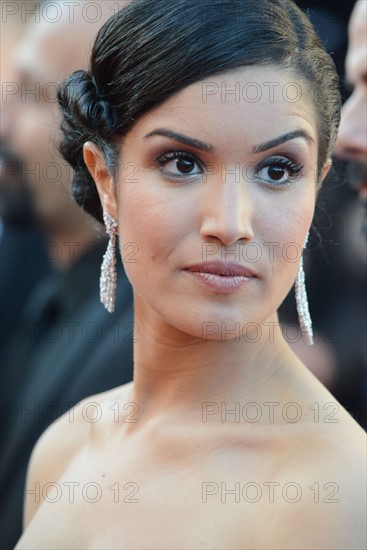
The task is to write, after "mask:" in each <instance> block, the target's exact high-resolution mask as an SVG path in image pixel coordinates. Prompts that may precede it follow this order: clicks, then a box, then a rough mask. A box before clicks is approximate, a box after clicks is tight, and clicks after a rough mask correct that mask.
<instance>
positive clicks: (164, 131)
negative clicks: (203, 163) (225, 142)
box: [144, 128, 315, 154]
mask: <svg viewBox="0 0 367 550" xmlns="http://www.w3.org/2000/svg"><path fill="white" fill-rule="evenodd" d="M152 136H163V137H168V138H170V139H173V140H175V141H179V142H180V143H184V144H185V145H189V146H191V147H194V148H195V149H199V150H201V151H206V152H207V153H214V152H215V149H214V147H213V145H210V144H209V143H205V142H203V141H199V140H198V139H195V138H191V137H189V136H185V135H184V134H180V133H178V132H174V131H173V130H169V129H168V128H157V129H156V130H152V131H151V132H149V133H148V134H146V135H145V136H144V138H149V137H152ZM296 138H304V139H305V140H306V141H312V142H313V143H315V141H314V139H313V138H312V137H311V136H310V135H309V134H308V133H307V132H306V131H305V130H294V131H293V132H288V133H287V134H284V135H282V136H279V137H277V138H274V139H271V140H270V141H265V142H264V143H260V144H259V145H254V146H253V148H252V152H253V153H254V154H256V153H263V152H264V151H268V150H269V149H273V148H274V147H277V146H278V145H281V144H282V143H285V142H286V141H290V140H291V139H296Z"/></svg>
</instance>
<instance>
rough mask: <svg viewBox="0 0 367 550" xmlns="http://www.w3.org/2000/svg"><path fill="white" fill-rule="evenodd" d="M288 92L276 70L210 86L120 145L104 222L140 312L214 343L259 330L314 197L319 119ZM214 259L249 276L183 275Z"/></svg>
mask: <svg viewBox="0 0 367 550" xmlns="http://www.w3.org/2000/svg"><path fill="white" fill-rule="evenodd" d="M294 82H295V79H294V77H293V78H292V77H291V76H289V75H288V74H287V72H285V71H284V70H281V69H279V68H277V67H257V68H245V69H239V70H235V71H231V72H229V73H223V74H221V75H216V76H214V77H209V78H207V79H205V80H203V81H201V82H197V83H195V84H193V85H191V86H189V87H187V88H186V89H184V90H183V91H182V92H180V93H179V94H177V95H176V96H174V97H172V98H171V99H169V100H168V101H166V102H165V103H164V104H162V105H160V106H159V107H158V108H156V109H155V110H153V111H151V112H150V113H148V114H146V115H145V116H143V117H142V118H140V119H139V120H138V122H137V123H136V124H135V126H134V127H133V128H132V129H131V130H130V132H129V133H128V134H127V135H126V137H125V139H124V142H123V144H122V146H121V156H120V173H119V181H118V193H117V207H116V211H115V212H110V213H111V214H116V216H117V218H118V223H119V229H118V233H119V236H120V250H121V256H122V258H123V261H124V266H125V270H126V273H127V276H128V278H129V280H130V282H131V283H132V285H133V287H134V292H135V299H136V300H138V301H139V302H140V305H142V307H143V308H147V313H148V314H153V315H154V316H155V317H156V316H158V317H157V318H158V319H161V320H163V321H164V322H167V323H168V324H169V325H172V326H174V327H176V328H177V329H179V330H181V331H184V332H186V333H188V334H191V335H194V336H197V337H202V336H203V333H204V332H205V331H206V336H207V337H208V338H217V339H220V338H221V331H220V330H219V331H218V330H216V328H215V327H221V326H222V327H223V326H225V327H226V328H227V330H229V328H230V327H231V326H232V327H234V324H235V323H239V324H240V325H238V324H237V327H241V329H242V328H243V327H246V326H250V325H248V324H249V323H257V324H259V323H262V322H264V321H266V319H268V318H269V317H270V316H271V315H272V314H273V313H274V311H275V310H276V309H277V308H278V306H279V305H280V304H281V302H282V301H283V300H284V298H285V296H286V295H287V293H288V292H289V290H290V288H291V286H292V284H293V283H294V280H295V277H296V274H297V270H298V266H299V259H300V256H301V253H302V249H303V244H304V241H305V238H306V235H307V232H308V230H309V228H310V225H311V221H312V218H313V214H314V207H315V198H316V190H317V183H316V173H317V165H316V162H317V148H318V138H317V128H316V119H315V113H314V110H313V107H312V105H311V104H310V103H309V102H308V101H307V98H306V91H305V89H303V88H302V86H301V85H300V84H297V85H295V83H294ZM162 134H166V135H162ZM173 134H177V135H180V136H182V137H179V136H176V137H172V136H173ZM292 134H294V136H296V137H294V136H293V137H294V138H293V139H290V138H292ZM167 135H168V136H169V135H171V137H167ZM183 136H184V137H183ZM284 136H286V137H284ZM277 140H279V141H280V143H279V144H278V145H277V144H276V143H270V142H273V141H277ZM282 142H283V143H282ZM204 144H205V145H204ZM175 155H176V156H177V157H178V158H176V157H175ZM213 261H219V262H223V263H228V262H236V263H237V264H240V266H242V267H245V268H247V269H249V270H251V272H252V276H250V277H243V276H240V277H237V278H236V277H234V276H231V277H228V276H226V273H227V275H230V274H231V272H230V271H225V269H226V268H227V267H228V266H225V265H219V266H218V265H216V266H213V265H212V266H209V271H217V275H214V274H213V275H208V274H206V275H205V274H202V271H205V269H206V268H207V267H208V266H203V265H201V266H198V267H193V268H192V270H191V271H189V270H188V269H187V268H189V267H190V266H195V264H203V263H205V262H213ZM223 270H224V271H223ZM233 273H235V272H232V275H233ZM247 275H249V273H248V274H247ZM250 275H251V274H250ZM208 323H209V325H208ZM221 323H225V325H221ZM208 327H209V329H208ZM213 327H214V328H213ZM211 333H213V334H212V335H211Z"/></svg>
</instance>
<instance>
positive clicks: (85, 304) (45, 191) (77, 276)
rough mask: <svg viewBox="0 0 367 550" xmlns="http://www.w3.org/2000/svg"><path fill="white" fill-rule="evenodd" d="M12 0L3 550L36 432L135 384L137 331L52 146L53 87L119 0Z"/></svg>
mask: <svg viewBox="0 0 367 550" xmlns="http://www.w3.org/2000/svg"><path fill="white" fill-rule="evenodd" d="M125 3H126V2H120V7H122V6H123V5H124V4H125ZM10 4H11V6H12V8H14V7H18V8H19V10H18V12H14V17H18V18H19V17H20V18H21V21H22V20H23V21H24V23H22V27H23V28H24V32H23V36H22V37H21V38H20V40H19V41H18V42H17V44H16V46H15V45H14V46H15V47H13V43H12V42H9V47H7V46H5V51H7V54H6V57H7V65H8V67H10V69H9V70H8V69H7V71H6V74H7V76H6V79H7V80H6V81H4V83H5V86H4V85H3V97H2V105H1V134H0V138H1V145H2V152H1V159H2V161H1V164H2V178H1V182H0V184H1V190H2V207H1V222H2V223H1V225H2V235H1V245H2V258H1V261H2V273H3V274H4V277H3V276H2V279H1V300H2V304H1V305H2V306H3V307H4V309H2V327H1V329H2V366H1V371H0V388H1V389H0V396H1V410H2V453H1V464H0V466H1V467H0V487H1V503H0V518H1V520H0V521H1V525H0V533H1V535H0V537H1V539H0V547H1V548H2V549H8V548H9V549H10V548H13V547H14V544H15V542H16V540H17V539H18V538H19V536H20V533H21V525H22V509H23V493H24V487H25V474H26V468H27V463H28V460H29V456H30V453H31V451H32V448H33V446H34V444H35V442H36V441H37V439H38V437H39V436H40V435H41V433H42V432H43V431H44V430H45V429H46V427H47V426H48V425H49V424H50V423H52V422H54V421H56V419H57V418H58V417H59V416H60V415H61V414H62V413H63V412H65V411H66V410H68V409H70V408H71V407H72V406H73V405H75V404H76V403H77V402H79V401H80V400H81V399H83V398H85V397H87V396H89V395H92V394H95V393H96V392H97V393H98V392H101V391H104V390H107V389H110V388H111V387H115V386H116V385H119V384H124V383H126V382H129V381H130V380H131V379H132V372H133V359H132V345H133V338H134V337H135V333H136V332H137V328H136V327H134V326H133V324H132V313H133V312H132V293H131V287H130V283H129V282H128V280H127V278H126V275H125V272H124V269H123V264H122V260H121V258H118V267H117V277H118V282H119V284H118V288H117V293H116V310H115V313H113V314H109V313H108V312H107V311H106V310H105V309H104V307H103V306H102V304H101V303H100V302H99V273H100V268H101V263H102V257H103V254H104V252H105V250H106V247H107V242H108V239H107V235H106V233H105V230H104V227H103V226H101V225H99V224H98V223H97V222H96V221H95V220H93V219H92V218H91V217H90V216H89V215H87V214H86V213H85V212H83V211H82V210H81V209H80V207H79V206H78V205H77V204H76V203H75V202H74V200H73V199H72V198H71V195H70V186H71V180H72V176H73V174H72V171H71V170H69V167H68V165H67V164H66V163H65V162H64V161H63V160H62V158H61V156H60V155H59V153H58V151H57V143H58V137H59V122H60V117H59V111H58V103H57V100H56V87H57V84H58V83H59V82H60V81H61V80H62V79H63V78H65V77H66V76H67V75H68V74H70V73H72V72H73V71H74V70H77V69H79V68H84V67H85V65H86V62H87V60H88V58H89V55H90V48H91V45H92V44H93V41H94V38H95V36H96V34H97V32H98V30H99V28H100V27H101V26H102V25H103V23H104V22H105V21H106V20H107V19H108V18H109V17H110V16H111V15H113V13H114V10H117V9H118V3H116V2H110V1H105V0H104V1H103V2H93V3H90V2H89V3H88V2H86V1H81V2H79V3H78V5H76V6H75V7H74V8H73V10H71V9H70V6H68V3H64V2H62V1H61V0H60V1H59V2H52V3H48V2H44V3H35V6H34V8H35V10H34V11H33V12H32V10H31V4H32V3H26V2H19V3H15V2H12V3H9V5H10ZM25 6H26V9H25ZM7 24H8V25H9V27H10V26H11V25H12V23H11V16H10V15H9V16H8V18H7ZM9 27H8V28H9ZM66 37H67V39H66ZM4 78H5V75H4ZM8 79H9V80H8ZM4 90H5V92H6V93H4ZM65 212H67V215H66V216H65ZM132 252H134V251H133V250H132V249H131V248H130V249H127V259H125V261H128V256H129V254H130V257H131V256H132V255H133V254H132ZM135 261H136V260H135ZM23 281H26V283H25V288H24V290H23V291H22V292H21V293H20V294H21V300H19V299H18V289H20V288H21V287H22V284H23ZM15 304H18V305H17V308H18V311H17V314H16V318H14V317H15V315H14V313H11V311H12V310H13V309H16V308H13V305H15Z"/></svg>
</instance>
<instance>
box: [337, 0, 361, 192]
mask: <svg viewBox="0 0 367 550" xmlns="http://www.w3.org/2000/svg"><path fill="white" fill-rule="evenodd" d="M345 69H346V80H347V82H349V83H350V86H351V88H352V89H353V92H352V95H351V96H350V98H349V99H348V101H346V103H345V104H344V106H343V109H342V118H341V124H340V130H339V135H338V140H337V144H336V148H335V154H336V155H338V156H340V157H342V158H344V159H346V160H349V161H350V179H351V183H352V184H353V185H354V186H355V187H357V188H358V192H359V196H360V198H361V199H362V200H363V201H367V1H366V0H358V2H357V3H356V5H355V8H354V10H353V13H352V17H351V20H350V23H349V47H348V54H347V58H346V66H345Z"/></svg>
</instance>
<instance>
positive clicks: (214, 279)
mask: <svg viewBox="0 0 367 550" xmlns="http://www.w3.org/2000/svg"><path fill="white" fill-rule="evenodd" d="M185 271H187V272H188V273H190V275H192V276H193V277H195V279H196V280H197V281H198V282H199V283H201V284H203V285H204V286H206V287H209V288H211V289H212V290H214V291H216V292H220V293H223V294H230V293H232V292H235V291H236V290H238V289H239V288H241V287H242V286H244V285H245V284H249V283H250V282H251V281H253V280H254V279H256V278H257V275H256V274H255V273H254V272H253V271H252V270H251V269H249V268H248V267H245V266H243V265H241V264H239V263H236V262H220V261H212V262H204V263H200V264H194V265H190V266H189V267H186V268H185Z"/></svg>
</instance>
